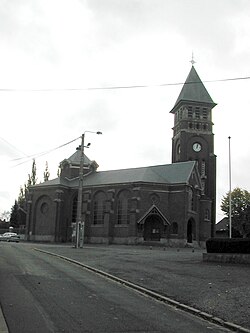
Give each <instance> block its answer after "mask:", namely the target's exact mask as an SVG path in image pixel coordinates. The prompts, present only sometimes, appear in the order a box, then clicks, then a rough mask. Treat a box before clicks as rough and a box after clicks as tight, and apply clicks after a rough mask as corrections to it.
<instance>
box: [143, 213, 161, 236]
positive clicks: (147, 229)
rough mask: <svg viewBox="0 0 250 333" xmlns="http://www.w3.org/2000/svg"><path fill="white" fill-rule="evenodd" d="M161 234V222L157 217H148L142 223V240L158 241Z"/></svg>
mask: <svg viewBox="0 0 250 333" xmlns="http://www.w3.org/2000/svg"><path fill="white" fill-rule="evenodd" d="M162 232H163V221H162V219H161V217H160V216H159V215H149V216H148V217H147V218H146V220H145V223H144V234H143V236H144V240H145V241H160V239H161V235H162Z"/></svg>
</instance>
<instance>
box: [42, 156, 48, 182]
mask: <svg viewBox="0 0 250 333" xmlns="http://www.w3.org/2000/svg"><path fill="white" fill-rule="evenodd" d="M49 176H50V172H49V167H48V162H47V161H46V165H45V170H44V173H43V179H44V181H45V182H46V181H47V180H49Z"/></svg>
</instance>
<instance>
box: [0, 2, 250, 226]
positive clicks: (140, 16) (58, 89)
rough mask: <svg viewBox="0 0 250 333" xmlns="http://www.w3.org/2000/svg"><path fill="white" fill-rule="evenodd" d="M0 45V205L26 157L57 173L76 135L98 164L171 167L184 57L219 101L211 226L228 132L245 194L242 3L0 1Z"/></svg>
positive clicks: (249, 136)
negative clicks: (175, 117) (88, 143)
mask: <svg viewBox="0 0 250 333" xmlns="http://www.w3.org/2000/svg"><path fill="white" fill-rule="evenodd" d="M0 48H1V52H0V112H1V122H0V126H1V131H0V168H1V169H0V184H1V187H0V213H3V212H4V211H10V210H11V207H12V206H13V204H14V201H15V199H17V197H18V195H19V191H20V186H23V185H24V184H25V183H26V182H27V179H28V174H30V173H31V168H32V159H33V158H35V161H36V167H37V177H38V182H40V181H43V172H44V170H45V165H46V161H47V162H48V167H49V171H50V174H51V175H50V179H53V178H55V177H56V175H57V170H58V165H59V163H60V162H61V161H62V160H63V159H64V158H68V157H69V156H71V155H72V154H73V153H74V152H75V149H76V147H77V146H78V145H80V137H81V134H82V133H84V132H85V131H86V135H85V140H86V143H87V142H90V143H91V146H90V148H89V149H88V150H87V151H85V152H86V155H87V156H88V157H89V158H90V159H91V160H95V161H96V162H97V163H98V164H99V169H98V170H100V171H101V170H113V169H123V168H132V167H142V166H151V165H158V164H168V163H171V149H172V141H171V139H172V134H173V133H172V127H173V124H174V119H173V115H172V114H170V113H169V112H170V110H171V109H172V108H173V106H174V104H175V102H176V100H177V98H178V95H179V93H180V91H181V88H182V84H183V83H184V82H185V80H186V78H187V75H188V73H189V71H190V69H191V63H190V61H191V60H192V54H193V59H194V60H195V62H196V63H195V68H196V70H197V72H198V74H199V76H200V78H201V80H202V81H203V82H204V85H205V86H206V88H207V90H208V92H209V94H210V96H211V97H212V99H213V101H214V102H215V103H217V106H216V107H215V108H214V109H213V122H214V127H213V132H214V142H215V148H214V150H215V154H216V155H217V222H218V221H219V220H220V219H222V218H223V217H224V215H223V212H221V211H220V204H221V200H222V197H223V196H224V195H226V193H227V192H228V191H229V178H230V175H229V139H228V137H229V136H230V137H231V140H230V153H231V160H230V161H231V181H232V189H233V188H235V187H241V188H243V189H246V190H248V191H250V173H249V166H250V154H249V142H250V130H249V120H250V109H249V105H250V94H249V90H250V79H249V77H250V1H249V0H230V1H228V0H203V1H200V0H43V1H39V0H11V1H8V0H0ZM224 79H235V80H228V81H223V80H224ZM135 86H137V87H135ZM138 86H142V87H138ZM112 87H116V88H114V89H103V88H112ZM117 87H118V88H117ZM119 87H125V88H119ZM87 131H93V132H95V131H101V132H102V133H103V134H102V135H95V134H94V133H88V132H87ZM74 139H77V140H75V141H73V140H74ZM69 142H71V143H69ZM67 143H69V144H67ZM45 152H46V154H42V153H45Z"/></svg>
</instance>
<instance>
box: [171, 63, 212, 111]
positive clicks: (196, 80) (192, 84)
mask: <svg viewBox="0 0 250 333" xmlns="http://www.w3.org/2000/svg"><path fill="white" fill-rule="evenodd" d="M181 101H187V102H201V103H207V104H211V105H212V106H215V105H216V103H214V102H213V100H212V98H211V97H210V95H209V93H208V92H207V89H206V88H205V86H204V84H203V83H202V81H201V79H200V77H199V75H198V74H197V72H196V70H195V68H194V66H192V67H191V70H190V72H189V74H188V77H187V79H186V81H185V83H184V85H183V87H182V90H181V92H180V95H179V97H178V98H177V101H176V103H175V106H174V107H173V109H172V110H171V111H170V112H171V113H174V111H175V108H176V106H177V105H178V104H179V103H180V102H181Z"/></svg>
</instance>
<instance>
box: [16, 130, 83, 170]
mask: <svg viewBox="0 0 250 333" xmlns="http://www.w3.org/2000/svg"><path fill="white" fill-rule="evenodd" d="M79 138H80V137H77V138H75V139H73V140H71V141H69V142H66V143H64V144H62V145H60V146H57V147H55V148H52V149H50V150H47V151H44V152H41V153H38V154H34V155H30V156H27V157H20V158H16V159H13V160H11V161H12V162H13V161H18V160H22V159H24V158H28V159H27V160H25V161H22V162H20V163H18V164H16V165H14V166H13V167H17V166H19V165H21V164H25V163H27V162H29V161H31V160H32V159H36V158H39V157H41V156H44V155H47V154H49V153H51V152H53V151H55V150H58V149H60V148H62V147H65V146H67V145H69V144H70V143H72V142H74V141H76V140H78V139H79Z"/></svg>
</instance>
